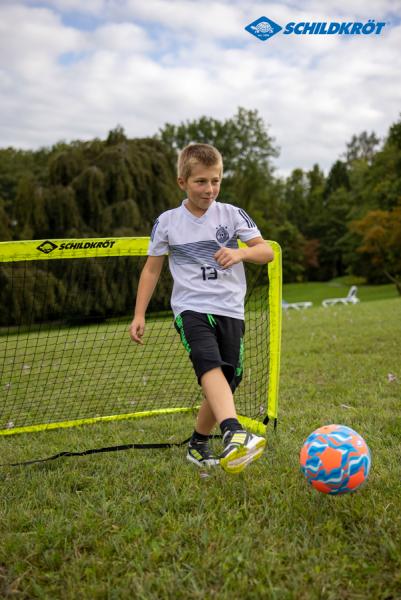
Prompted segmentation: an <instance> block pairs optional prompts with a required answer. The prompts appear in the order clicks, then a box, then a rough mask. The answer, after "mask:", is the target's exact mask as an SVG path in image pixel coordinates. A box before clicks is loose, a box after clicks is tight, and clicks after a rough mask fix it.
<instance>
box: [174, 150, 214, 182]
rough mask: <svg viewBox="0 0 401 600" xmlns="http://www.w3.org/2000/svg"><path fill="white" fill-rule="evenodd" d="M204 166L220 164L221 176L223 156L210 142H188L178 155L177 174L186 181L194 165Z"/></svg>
mask: <svg viewBox="0 0 401 600" xmlns="http://www.w3.org/2000/svg"><path fill="white" fill-rule="evenodd" d="M198 164H201V165H203V166H204V167H214V166H216V165H219V166H220V170H221V176H223V157H222V156H221V154H220V152H219V151H218V150H217V149H216V148H215V147H214V146H211V145H210V144H188V146H185V148H184V149H183V150H181V152H180V154H179V156H178V163H177V175H178V177H182V179H183V180H184V181H187V179H188V177H189V176H190V175H191V172H192V169H193V167H194V166H195V165H198Z"/></svg>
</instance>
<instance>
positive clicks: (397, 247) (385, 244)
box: [350, 203, 401, 296]
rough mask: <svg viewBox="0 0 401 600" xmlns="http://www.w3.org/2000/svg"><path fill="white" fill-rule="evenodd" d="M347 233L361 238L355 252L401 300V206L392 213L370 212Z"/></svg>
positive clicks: (352, 225)
mask: <svg viewBox="0 0 401 600" xmlns="http://www.w3.org/2000/svg"><path fill="white" fill-rule="evenodd" d="M350 229H351V231H355V232H356V233H358V234H359V235H360V236H361V237H362V240H361V244H360V246H359V247H358V248H357V252H360V253H361V254H365V255H367V256H368V257H369V258H370V261H371V263H372V265H373V266H374V267H376V268H379V269H380V271H381V272H382V273H383V274H384V276H385V277H386V278H387V279H388V280H390V281H392V282H393V283H394V284H395V286H396V288H397V291H398V293H399V294H400V296H401V203H400V204H399V205H398V206H397V207H395V208H394V209H393V210H388V211H386V210H372V211H369V212H368V213H367V214H366V215H365V216H364V218H363V219H360V220H356V221H353V222H351V223H350Z"/></svg>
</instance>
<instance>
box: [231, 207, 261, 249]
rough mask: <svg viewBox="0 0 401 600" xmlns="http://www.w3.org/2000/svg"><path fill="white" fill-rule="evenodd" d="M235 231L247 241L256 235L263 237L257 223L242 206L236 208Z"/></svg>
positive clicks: (243, 240) (241, 238)
mask: <svg viewBox="0 0 401 600" xmlns="http://www.w3.org/2000/svg"><path fill="white" fill-rule="evenodd" d="M235 233H236V235H237V237H239V239H240V240H241V242H247V241H249V240H251V239H252V238H255V237H262V234H261V233H260V231H259V229H258V226H257V225H256V223H255V222H254V221H253V220H252V219H251V217H250V216H249V215H248V214H247V213H246V212H245V211H244V210H243V209H242V208H236V215H235Z"/></svg>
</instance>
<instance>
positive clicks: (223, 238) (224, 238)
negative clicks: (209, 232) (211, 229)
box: [216, 225, 230, 244]
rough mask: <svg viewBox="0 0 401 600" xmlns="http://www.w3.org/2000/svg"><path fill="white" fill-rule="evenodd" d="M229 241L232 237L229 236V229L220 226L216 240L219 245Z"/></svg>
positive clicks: (217, 229)
mask: <svg viewBox="0 0 401 600" xmlns="http://www.w3.org/2000/svg"><path fill="white" fill-rule="evenodd" d="M229 239H230V236H229V234H228V228H227V227H223V225H219V227H217V228H216V240H217V241H218V242H219V244H225V243H226V242H228V240H229Z"/></svg>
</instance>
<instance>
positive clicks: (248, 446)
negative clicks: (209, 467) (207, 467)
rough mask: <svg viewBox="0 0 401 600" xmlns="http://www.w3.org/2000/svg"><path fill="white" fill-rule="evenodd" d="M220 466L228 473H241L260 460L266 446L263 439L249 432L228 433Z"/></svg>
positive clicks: (224, 437) (224, 440) (225, 437)
mask: <svg viewBox="0 0 401 600" xmlns="http://www.w3.org/2000/svg"><path fill="white" fill-rule="evenodd" d="M223 443H224V450H223V452H222V454H221V455H220V465H221V466H222V467H223V469H224V470H225V471H227V473H235V474H236V473H240V472H241V471H243V470H244V469H245V467H247V466H248V465H249V464H250V463H251V462H254V461H255V460H257V459H258V458H260V457H261V456H262V454H263V451H264V449H265V446H266V440H265V438H263V437H260V436H258V435H254V434H253V433H248V432H247V431H244V430H240V431H226V433H225V434H224V436H223Z"/></svg>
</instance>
